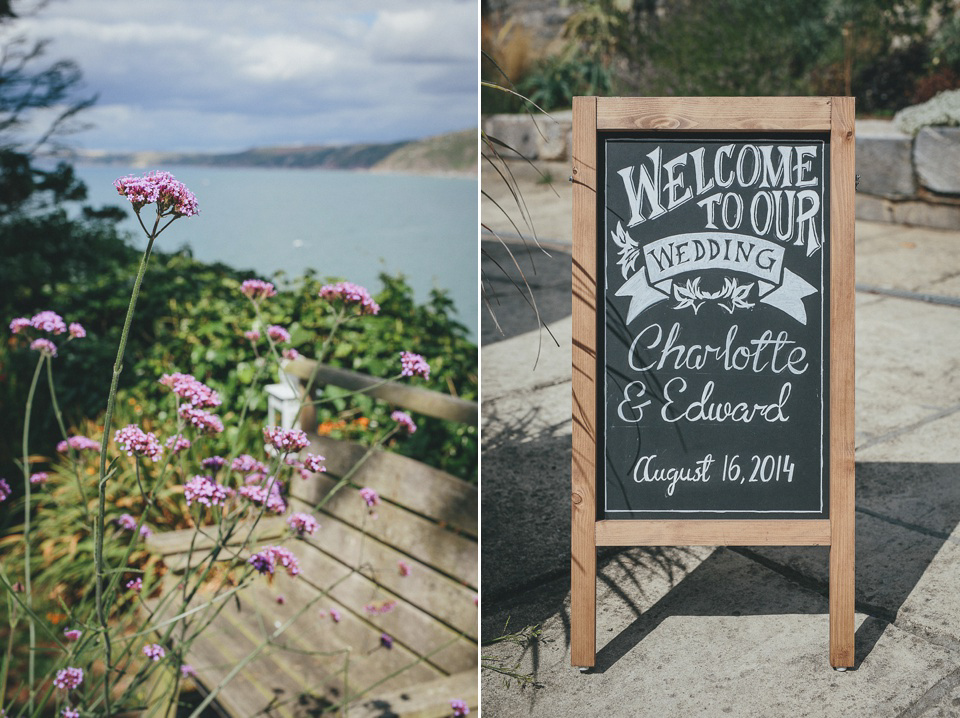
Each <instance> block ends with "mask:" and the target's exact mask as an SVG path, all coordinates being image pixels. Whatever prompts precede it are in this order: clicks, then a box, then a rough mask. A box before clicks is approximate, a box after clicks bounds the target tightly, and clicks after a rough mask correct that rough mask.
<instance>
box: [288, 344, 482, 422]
mask: <svg viewBox="0 0 960 718" xmlns="http://www.w3.org/2000/svg"><path fill="white" fill-rule="evenodd" d="M397 368H398V369H399V361H398V364H397ZM284 371H285V372H286V373H288V374H291V375H293V376H296V377H298V378H299V379H301V380H302V381H304V382H306V381H308V380H309V379H310V375H311V374H314V373H316V377H315V379H314V385H315V386H316V387H322V386H323V385H324V384H333V385H335V386H338V387H341V388H343V389H347V390H349V391H364V393H365V394H367V395H369V396H372V397H375V398H377V399H380V400H382V401H386V402H389V403H391V404H396V405H397V406H400V407H403V408H405V409H411V410H412V411H416V412H418V413H420V414H424V415H426V416H432V417H435V418H437V419H447V420H449V421H456V422H457V423H460V424H468V425H470V426H476V425H477V423H478V420H479V417H480V414H479V411H478V408H477V403H476V402H474V401H467V400H465V399H460V398H459V397H455V396H448V395H447V394H441V393H440V392H438V391H431V390H430V389H424V388H422V387H419V386H410V385H409V384H403V383H400V382H396V381H388V382H383V380H381V379H379V378H377V377H374V376H369V375H367V374H361V373H359V372H355V371H350V370H349V369H340V368H338V367H332V366H327V365H326V364H318V363H317V362H316V361H315V360H313V359H306V358H304V357H300V358H298V359H295V360H293V361H292V362H289V363H288V364H287V365H286V367H285V368H284ZM374 385H378V386H374Z"/></svg>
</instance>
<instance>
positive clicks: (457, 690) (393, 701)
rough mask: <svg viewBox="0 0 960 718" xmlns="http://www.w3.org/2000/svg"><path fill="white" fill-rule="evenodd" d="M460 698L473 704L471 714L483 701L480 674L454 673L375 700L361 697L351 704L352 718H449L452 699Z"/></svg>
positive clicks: (469, 704)
mask: <svg viewBox="0 0 960 718" xmlns="http://www.w3.org/2000/svg"><path fill="white" fill-rule="evenodd" d="M453 698H459V699H460V700H462V701H465V702H466V704H467V705H468V706H469V707H470V711H471V713H474V712H476V711H477V709H478V707H479V704H480V692H479V691H478V690H477V674H476V672H475V671H465V672H463V673H458V674H457V675H454V676H448V677H446V678H439V679H437V680H435V681H430V682H429V683H422V684H420V685H417V686H414V687H413V688H412V689H410V688H408V689H404V690H400V691H395V692H393V693H386V694H378V695H377V697H376V699H375V700H369V699H360V700H359V701H357V702H356V703H353V704H351V705H350V718H383V716H385V715H388V716H396V718H448V717H449V716H450V715H451V710H450V700H451V699H453Z"/></svg>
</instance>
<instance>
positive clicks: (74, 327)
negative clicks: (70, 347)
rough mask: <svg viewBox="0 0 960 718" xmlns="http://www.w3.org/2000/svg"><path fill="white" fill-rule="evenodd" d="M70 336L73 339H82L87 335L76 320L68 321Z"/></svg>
mask: <svg viewBox="0 0 960 718" xmlns="http://www.w3.org/2000/svg"><path fill="white" fill-rule="evenodd" d="M70 336H71V337H73V338H74V339H83V338H84V337H86V336H87V330H86V329H84V328H83V325H82V324H80V323H78V322H70Z"/></svg>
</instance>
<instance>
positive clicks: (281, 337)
mask: <svg viewBox="0 0 960 718" xmlns="http://www.w3.org/2000/svg"><path fill="white" fill-rule="evenodd" d="M267 336H268V337H270V338H271V339H272V340H273V341H275V342H277V343H281V342H288V341H290V332H288V331H287V330H286V329H284V328H283V327H281V326H279V325H277V324H271V325H270V326H269V327H267Z"/></svg>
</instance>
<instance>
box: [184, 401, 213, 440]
mask: <svg viewBox="0 0 960 718" xmlns="http://www.w3.org/2000/svg"><path fill="white" fill-rule="evenodd" d="M177 413H178V414H180V418H181V419H183V420H185V421H186V422H187V423H188V424H190V425H191V426H192V427H194V428H195V429H197V430H198V431H200V433H202V434H221V433H223V422H222V421H220V417H219V416H217V415H215V414H211V413H210V412H209V411H204V410H203V409H195V408H193V407H192V406H190V405H189V404H183V405H181V406H180V408H179V409H178V410H177Z"/></svg>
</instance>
